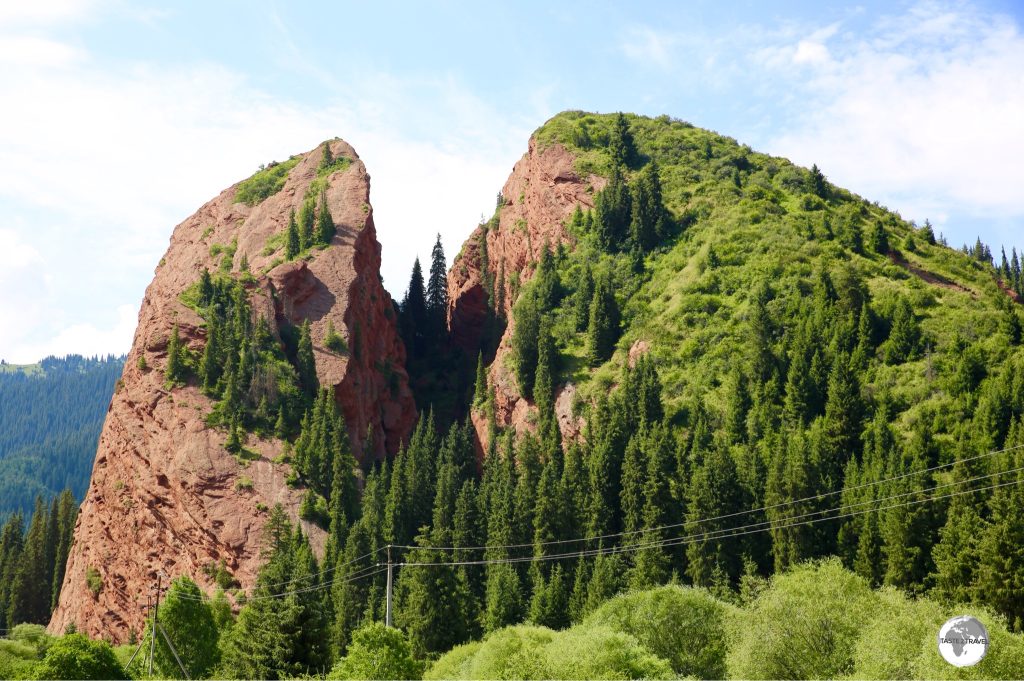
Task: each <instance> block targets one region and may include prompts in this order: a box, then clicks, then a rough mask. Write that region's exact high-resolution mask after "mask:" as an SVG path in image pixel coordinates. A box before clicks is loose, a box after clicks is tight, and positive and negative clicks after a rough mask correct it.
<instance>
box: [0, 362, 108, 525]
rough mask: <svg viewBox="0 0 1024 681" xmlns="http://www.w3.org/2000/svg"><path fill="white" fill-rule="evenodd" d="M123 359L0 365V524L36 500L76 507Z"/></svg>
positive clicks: (28, 511) (26, 511) (86, 483)
mask: <svg viewBox="0 0 1024 681" xmlns="http://www.w3.org/2000/svg"><path fill="white" fill-rule="evenodd" d="M123 367H124V356H120V357H115V356H113V355H108V356H106V357H92V358H88V357H82V356H81V355H68V356H67V357H52V356H51V357H46V358H45V359H43V360H41V361H40V362H38V363H35V364H27V365H16V364H8V363H6V362H4V363H2V364H0V523H3V522H4V521H5V520H6V519H7V517H8V516H9V515H10V514H11V513H14V512H16V511H21V512H22V513H23V514H24V515H25V516H26V517H27V516H29V515H30V514H31V512H32V507H33V504H34V501H35V497H36V496H37V495H42V496H43V497H44V498H46V499H49V498H50V497H53V496H55V495H57V494H59V493H60V492H61V490H63V489H65V488H69V489H71V491H72V492H73V493H74V495H75V498H76V499H81V498H82V495H84V494H85V490H86V488H87V487H88V486H89V472H90V470H91V469H92V460H93V457H94V456H95V454H96V442H97V440H98V439H99V435H100V429H101V428H102V427H103V418H104V416H105V415H106V413H107V407H108V405H109V404H110V396H111V395H112V394H113V392H114V385H115V384H116V382H117V379H118V377H120V375H121V370H122V369H123Z"/></svg>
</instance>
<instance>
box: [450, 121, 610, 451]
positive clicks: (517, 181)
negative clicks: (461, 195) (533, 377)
mask: <svg viewBox="0 0 1024 681" xmlns="http://www.w3.org/2000/svg"><path fill="white" fill-rule="evenodd" d="M575 160H576V157H575V156H574V155H573V154H572V153H571V152H570V151H569V150H568V149H566V148H565V147H563V146H562V145H559V144H553V145H550V146H547V147H545V148H540V146H539V145H538V143H537V141H536V140H535V139H531V140H530V144H529V148H528V151H527V153H526V154H525V155H524V156H523V157H522V158H521V159H520V160H519V162H518V163H516V165H515V167H514V168H513V169H512V174H511V176H510V177H509V179H508V181H507V182H506V183H505V186H504V187H503V188H502V191H501V195H502V198H503V202H504V206H503V207H502V208H501V209H500V211H499V219H498V221H497V224H496V225H494V224H493V223H492V224H484V225H480V226H479V227H477V229H476V230H474V232H473V233H472V234H471V235H470V237H469V239H468V240H467V241H466V243H465V245H464V246H463V247H462V251H461V252H460V253H459V255H458V256H457V257H456V258H455V260H454V262H453V263H452V267H451V270H450V271H449V273H448V300H449V304H448V326H449V331H450V333H451V337H452V341H453V342H454V343H455V344H456V345H458V346H460V347H461V348H462V349H463V350H464V351H467V352H469V353H471V354H472V355H475V354H476V351H477V348H478V347H479V344H480V331H481V329H482V328H483V326H484V322H485V320H486V318H487V298H488V293H487V290H486V285H487V281H486V280H487V278H486V277H485V276H484V270H485V267H484V255H485V254H484V252H483V246H484V244H486V271H487V273H488V274H489V279H490V281H492V282H494V283H495V285H496V286H497V285H499V283H500V282H504V295H503V296H497V295H496V296H495V297H496V299H497V298H499V297H500V298H503V300H504V303H503V304H504V313H505V316H506V318H507V319H508V320H509V323H508V326H507V327H506V329H505V333H504V335H503V336H502V339H501V342H500V344H499V345H498V349H497V352H496V354H495V357H494V360H493V361H492V362H491V363H490V366H489V368H488V380H489V382H490V384H491V385H492V386H493V387H494V390H495V418H496V421H497V424H498V426H500V427H509V426H511V427H513V428H515V429H516V430H517V431H523V430H531V429H533V428H534V427H535V426H534V425H533V422H535V421H536V419H533V418H531V417H530V412H531V410H532V409H533V405H532V404H531V403H530V402H529V401H528V400H527V399H525V398H524V397H523V396H522V395H520V393H519V390H518V388H517V386H516V383H515V379H514V377H513V375H512V371H511V367H510V366H509V363H508V361H507V360H508V356H509V350H510V346H509V340H510V338H511V334H512V330H513V325H514V321H513V320H512V314H511V309H512V305H513V304H514V303H515V293H516V292H517V291H518V289H519V287H520V286H521V285H522V284H524V283H526V282H527V281H529V279H530V277H532V276H533V272H534V269H535V267H536V263H537V261H538V259H539V258H540V254H541V253H542V249H543V248H545V246H547V247H549V248H556V247H557V246H558V244H560V243H561V244H565V245H566V246H567V247H569V248H571V247H572V245H573V238H572V235H571V234H570V233H569V231H568V230H567V229H566V223H568V221H569V219H570V218H571V216H572V213H573V211H574V210H575V207H576V205H577V204H580V205H581V206H582V207H583V208H584V209H586V208H590V207H593V201H594V192H596V191H598V190H600V189H602V188H603V187H604V185H605V182H606V180H605V179H604V178H602V177H599V176H597V175H589V176H587V177H581V176H580V175H579V173H578V172H577V171H576V169H575ZM566 390H568V391H569V392H568V394H563V393H565V392H566ZM574 395H575V391H574V390H572V388H571V386H561V387H559V388H558V395H557V396H556V403H557V404H558V405H559V407H558V409H559V412H560V415H559V424H560V425H561V427H562V430H563V434H564V435H565V436H567V437H569V438H572V437H576V436H577V435H578V434H579V428H580V425H579V421H578V419H577V418H575V417H574V416H573V415H572V413H571V408H570V407H571V403H572V398H573V396H574ZM472 418H473V423H474V426H475V428H476V431H477V436H478V440H479V441H480V442H481V443H484V441H485V440H486V437H487V427H486V422H485V418H484V415H483V414H482V413H480V412H479V411H474V413H473V415H472Z"/></svg>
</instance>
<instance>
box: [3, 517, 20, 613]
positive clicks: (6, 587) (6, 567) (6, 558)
mask: <svg viewBox="0 0 1024 681" xmlns="http://www.w3.org/2000/svg"><path fill="white" fill-rule="evenodd" d="M24 543H25V521H24V520H23V519H22V516H21V513H14V514H13V515H11V517H10V518H8V520H7V522H6V523H5V524H4V528H3V531H2V532H0V629H3V630H5V631H6V630H8V629H11V628H13V627H14V625H15V624H18V622H12V621H10V620H9V619H8V618H7V609H8V605H9V603H10V601H11V588H12V587H13V586H14V579H15V575H16V574H17V570H18V566H19V565H20V564H21V554H22V551H23V550H24Z"/></svg>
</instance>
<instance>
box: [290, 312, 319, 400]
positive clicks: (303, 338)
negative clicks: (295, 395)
mask: <svg viewBox="0 0 1024 681" xmlns="http://www.w3.org/2000/svg"><path fill="white" fill-rule="evenodd" d="M295 357H296V362H297V364H298V369H299V381H300V382H301V383H302V389H303V390H304V391H305V392H306V395H308V396H309V397H310V398H312V397H313V396H315V395H316V393H317V390H319V388H320V382H319V380H318V379H317V376H316V360H315V359H314V357H313V338H312V336H311V333H310V326H309V320H308V319H304V320H302V327H301V328H300V329H299V347H298V350H297V352H296V355H295Z"/></svg>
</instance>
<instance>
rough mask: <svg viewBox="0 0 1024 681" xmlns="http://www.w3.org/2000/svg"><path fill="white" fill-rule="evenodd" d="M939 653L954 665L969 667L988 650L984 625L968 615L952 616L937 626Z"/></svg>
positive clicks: (976, 662) (979, 660)
mask: <svg viewBox="0 0 1024 681" xmlns="http://www.w3.org/2000/svg"><path fill="white" fill-rule="evenodd" d="M938 638H939V654H940V655H942V659H944V660H945V661H946V662H948V663H950V664H951V665H953V666H955V667H971V666H973V665H976V664H978V663H979V662H981V659H982V658H983V657H985V653H986V652H987V651H988V640H989V639H988V631H987V630H986V629H985V625H984V624H982V623H981V622H980V621H978V619H977V618H975V617H971V616H970V615H961V616H960V617H953V618H950V619H949V620H947V621H946V623H945V624H943V625H942V627H940V628H939V637H938Z"/></svg>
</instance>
